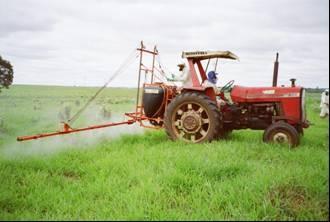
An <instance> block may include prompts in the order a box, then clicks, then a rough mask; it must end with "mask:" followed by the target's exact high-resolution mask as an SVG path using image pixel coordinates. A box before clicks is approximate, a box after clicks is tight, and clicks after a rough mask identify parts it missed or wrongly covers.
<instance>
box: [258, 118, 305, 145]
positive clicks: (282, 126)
mask: <svg viewBox="0 0 330 222" xmlns="http://www.w3.org/2000/svg"><path fill="white" fill-rule="evenodd" d="M263 140H264V142H267V143H281V144H288V145H289V146H290V147H296V146H298V145H299V133H298V131H297V130H296V129H295V128H294V127H293V126H291V125H290V124H288V123H286V122H276V123H273V124H272V125H270V126H269V127H268V128H267V129H266V130H265V132H264V135H263Z"/></svg>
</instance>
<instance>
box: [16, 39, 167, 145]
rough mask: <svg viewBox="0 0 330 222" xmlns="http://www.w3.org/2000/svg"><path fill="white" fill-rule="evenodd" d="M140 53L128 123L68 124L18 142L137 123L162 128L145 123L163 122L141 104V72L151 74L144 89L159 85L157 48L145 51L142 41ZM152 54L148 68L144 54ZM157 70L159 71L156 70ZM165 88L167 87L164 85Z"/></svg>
mask: <svg viewBox="0 0 330 222" xmlns="http://www.w3.org/2000/svg"><path fill="white" fill-rule="evenodd" d="M137 50H138V51H140V64H139V75H138V87H137V97H136V108H135V112H132V113H125V116H127V117H128V118H129V119H128V120H127V121H123V122H117V123H107V124H102V125H95V126H89V127H83V128H72V127H71V126H70V125H69V124H68V123H63V130H60V131H56V132H51V133H42V134H37V135H32V136H19V137H17V141H26V140H33V139H39V138H43V137H50V136H56V135H64V134H70V133H76V132H81V131H87V130H93V129H100V128H106V127H111V126H118V125H125V124H128V125H130V124H133V123H136V122H139V123H140V126H142V127H146V128H153V129H157V128H160V126H150V125H147V124H145V123H144V121H148V122H150V121H151V120H153V121H157V122H161V121H162V119H160V118H148V117H146V116H145V115H144V112H143V106H142V105H141V104H140V90H141V88H140V82H141V72H142V71H146V72H147V73H149V72H150V73H151V82H150V83H149V84H147V83H144V84H143V87H142V88H144V87H145V86H146V85H154V84H159V83H153V81H154V72H155V57H156V56H157V55H158V51H157V47H156V46H155V47H154V49H153V51H150V50H147V49H145V46H144V45H143V42H142V41H141V47H140V48H137ZM144 53H147V54H151V55H152V57H153V58H152V67H151V68H148V67H146V66H145V65H144V64H143V63H142V62H143V54H144ZM156 70H157V69H156ZM163 86H164V87H165V85H163ZM165 92H167V93H166V100H165V101H164V103H165V104H164V105H165V106H167V104H168V102H169V101H170V97H171V96H172V95H169V93H168V92H172V90H165Z"/></svg>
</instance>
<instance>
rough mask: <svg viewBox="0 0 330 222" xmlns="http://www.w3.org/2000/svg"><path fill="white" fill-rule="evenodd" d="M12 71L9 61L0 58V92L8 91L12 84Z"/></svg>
mask: <svg viewBox="0 0 330 222" xmlns="http://www.w3.org/2000/svg"><path fill="white" fill-rule="evenodd" d="M13 78H14V71H13V66H12V65H11V64H10V62H9V61H7V60H4V59H2V57H1V56H0V92H1V89H3V88H6V89H8V88H9V86H10V85H11V84H12V83H13Z"/></svg>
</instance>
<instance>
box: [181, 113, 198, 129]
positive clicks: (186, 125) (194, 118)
mask: <svg viewBox="0 0 330 222" xmlns="http://www.w3.org/2000/svg"><path fill="white" fill-rule="evenodd" d="M181 121H182V126H183V130H184V131H185V132H187V133H196V132H198V131H199V129H200V128H201V126H202V119H201V116H200V115H198V114H197V113H196V112H194V111H188V112H186V113H184V114H183V115H182V118H181Z"/></svg>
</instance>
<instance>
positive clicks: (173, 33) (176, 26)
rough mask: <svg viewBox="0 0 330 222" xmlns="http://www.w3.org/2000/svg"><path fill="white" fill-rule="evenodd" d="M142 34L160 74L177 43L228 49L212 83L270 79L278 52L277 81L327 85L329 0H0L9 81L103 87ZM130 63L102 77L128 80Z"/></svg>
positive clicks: (0, 38) (173, 64)
mask: <svg viewBox="0 0 330 222" xmlns="http://www.w3.org/2000/svg"><path fill="white" fill-rule="evenodd" d="M141 40H143V41H144V43H145V45H146V47H147V48H149V49H153V46H154V45H157V48H158V51H159V55H160V60H159V61H161V64H162V68H163V69H164V70H165V71H166V72H167V74H168V75H170V74H171V73H174V74H177V73H179V71H178V67H177V64H178V63H182V62H184V60H183V59H182V58H181V53H182V51H195V50H229V51H231V52H233V53H235V54H236V55H237V56H238V57H239V58H240V60H239V61H233V60H220V61H219V62H218V67H217V71H218V72H219V74H220V75H219V85H223V84H225V83H226V82H228V81H230V80H231V79H234V80H235V84H236V85H243V86H270V85H271V84H272V72H273V64H274V60H275V56H276V52H279V62H280V64H279V77H278V84H279V85H289V84H290V82H289V79H290V78H296V79H297V82H296V83H297V85H301V86H305V87H321V88H328V87H329V1H328V0H289V1H288V0H276V1H266V0H245V1H243V0H241V1H238V0H230V1H228V0H227V1H224V0H214V1H211V0H206V1H197V0H183V1H178V0H164V1H162V0H159V1H152V0H136V1H130V0H120V1H111V0H80V1H78V0H70V1H68V0H48V1H44V0H24V1H22V0H10V1H8V0H0V55H1V56H2V57H3V58H4V59H6V60H9V61H10V62H11V63H12V65H13V67H14V84H38V85H40V84H41V85H67V86H102V85H103V84H104V83H105V82H106V81H107V80H108V79H109V78H110V77H111V76H112V75H113V73H114V72H115V71H116V70H117V69H118V67H120V65H121V64H122V63H123V61H125V59H126V58H127V56H128V55H129V54H130V53H131V52H132V51H134V49H136V48H137V47H139V44H140V41H141ZM147 59H149V63H150V58H147ZM157 61H158V60H157ZM146 63H148V62H147V61H146ZM210 67H211V68H212V67H213V68H214V62H211V65H210ZM137 70H138V60H137V59H135V60H134V61H132V63H131V64H130V65H128V64H127V65H125V72H123V73H122V74H121V75H119V76H118V77H116V78H115V79H114V80H113V81H112V82H111V83H110V84H109V86H116V87H118V86H124V87H134V86H136V84H137V83H136V82H137V75H138V72H137Z"/></svg>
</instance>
